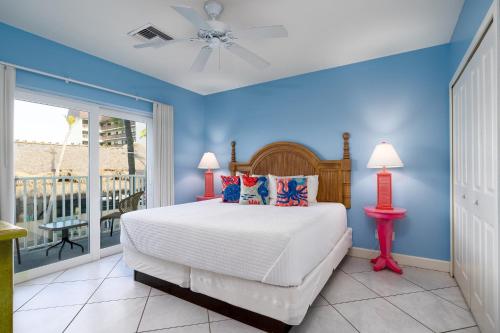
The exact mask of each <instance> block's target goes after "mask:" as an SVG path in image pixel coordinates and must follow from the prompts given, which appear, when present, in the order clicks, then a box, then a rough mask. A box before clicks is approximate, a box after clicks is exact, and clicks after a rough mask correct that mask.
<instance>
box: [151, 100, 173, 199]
mask: <svg viewBox="0 0 500 333" xmlns="http://www.w3.org/2000/svg"><path fill="white" fill-rule="evenodd" d="M153 135H154V138H153V149H154V155H153V160H154V165H153V175H152V180H153V206H154V207H162V206H169V205H173V204H174V110H173V108H172V106H171V105H165V104H160V103H154V105H153Z"/></svg>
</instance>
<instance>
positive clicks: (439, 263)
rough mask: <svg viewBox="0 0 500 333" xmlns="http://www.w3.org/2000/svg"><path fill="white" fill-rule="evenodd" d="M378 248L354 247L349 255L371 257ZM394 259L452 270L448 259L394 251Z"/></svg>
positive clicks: (375, 254) (413, 264)
mask: <svg viewBox="0 0 500 333" xmlns="http://www.w3.org/2000/svg"><path fill="white" fill-rule="evenodd" d="M379 253H380V252H379V251H377V250H369V249H364V248H361V247H352V248H351V249H350V250H349V253H348V255H350V256H353V257H358V258H365V259H371V258H374V257H376V256H377V255H379ZM392 256H393V257H394V259H395V260H396V261H397V262H398V263H399V264H401V265H406V266H414V267H419V268H426V269H433V270H435V271H441V272H447V273H449V272H450V262H449V261H446V260H437V259H429V258H424V257H415V256H409V255H406V254H399V253H393V254H392Z"/></svg>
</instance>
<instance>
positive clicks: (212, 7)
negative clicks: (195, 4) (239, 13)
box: [203, 0, 224, 20]
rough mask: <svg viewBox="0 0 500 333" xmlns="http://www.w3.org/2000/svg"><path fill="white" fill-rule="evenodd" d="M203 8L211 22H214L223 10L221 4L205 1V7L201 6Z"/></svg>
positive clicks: (211, 0)
mask: <svg viewBox="0 0 500 333" xmlns="http://www.w3.org/2000/svg"><path fill="white" fill-rule="evenodd" d="M203 8H204V9H205V12H206V13H207V15H208V17H210V18H211V19H212V20H215V19H216V18H217V16H219V15H220V14H221V13H222V11H223V10H224V6H222V4H221V3H220V2H218V1H216V0H208V1H205V5H204V6H203Z"/></svg>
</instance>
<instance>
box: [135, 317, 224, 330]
mask: <svg viewBox="0 0 500 333" xmlns="http://www.w3.org/2000/svg"><path fill="white" fill-rule="evenodd" d="M221 321H224V320H221ZM205 324H208V323H194V324H187V325H179V326H172V327H164V328H155V329H152V330H145V331H138V332H137V333H149V332H158V331H163V330H171V329H174V328H182V327H191V326H198V325H205Z"/></svg>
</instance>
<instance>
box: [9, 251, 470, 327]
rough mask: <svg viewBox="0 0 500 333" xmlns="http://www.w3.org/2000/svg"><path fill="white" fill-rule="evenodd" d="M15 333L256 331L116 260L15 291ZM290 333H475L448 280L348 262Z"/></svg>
mask: <svg viewBox="0 0 500 333" xmlns="http://www.w3.org/2000/svg"><path fill="white" fill-rule="evenodd" d="M14 306H15V313H14V331H15V332H16V333H23V332H37V333H43V332H48V333H53V332H71V333H75V332H92V333H98V332H119V333H124V332H125V333H126V332H150V331H154V332H164V333H234V332H258V330H256V329H254V328H252V327H249V326H246V325H244V324H241V323H239V322H237V321H234V320H230V319H228V318H226V317H224V316H221V315H219V314H217V313H214V312H212V311H207V310H206V309H204V308H202V307H199V306H196V305H193V304H190V303H188V302H185V301H183V300H181V299H178V298H176V297H173V296H170V295H167V294H165V293H163V292H161V291H159V290H156V289H152V288H150V287H148V286H145V285H143V284H141V283H138V282H135V281H134V280H133V278H132V270H130V269H129V268H128V267H127V266H126V264H125V263H124V262H123V260H122V258H121V255H114V256H111V257H107V258H104V259H102V260H100V261H98V262H94V263H90V264H86V265H82V266H79V267H76V268H72V269H68V270H66V271H64V272H59V273H55V274H51V275H48V276H45V277H42V278H37V279H35V280H31V281H28V282H24V283H21V284H18V285H16V286H15V292H14ZM293 332H321V333H323V332H362V333H365V332H367V333H369V332H380V333H390V332H398V333H404V332H457V333H474V332H476V333H477V332H479V329H478V328H477V327H476V323H475V322H474V319H473V317H472V316H471V314H470V312H469V310H468V308H467V305H466V304H465V302H464V300H463V297H462V294H461V293H460V290H459V289H458V288H457V286H456V283H455V281H454V280H453V279H452V278H451V277H450V276H449V275H448V274H446V273H441V272H437V271H431V270H425V269H420V268H415V267H404V274H403V275H402V276H399V275H396V274H393V273H391V272H387V271H383V272H378V273H375V272H373V271H372V270H371V265H370V263H369V261H368V260H365V259H359V258H354V257H346V258H345V259H344V260H343V262H342V263H341V265H340V267H339V269H337V270H336V271H335V272H334V274H333V276H332V277H331V279H330V281H329V282H328V283H327V285H326V286H325V288H324V289H323V291H322V292H321V295H320V296H318V299H317V300H316V301H315V302H314V304H313V306H312V307H311V308H310V309H309V312H308V314H307V316H306V318H305V319H304V321H303V323H302V324H301V325H300V326H298V327H295V328H294V329H293Z"/></svg>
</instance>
